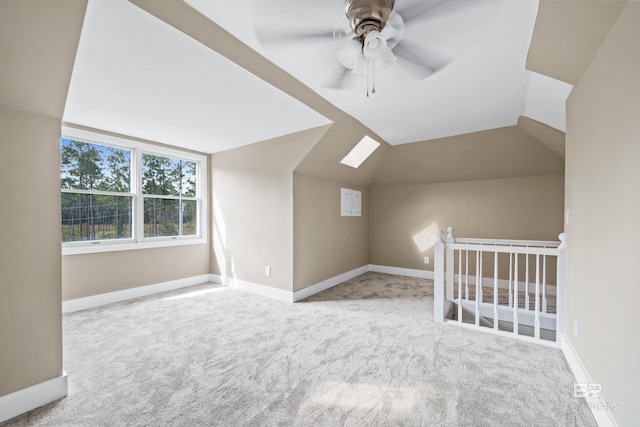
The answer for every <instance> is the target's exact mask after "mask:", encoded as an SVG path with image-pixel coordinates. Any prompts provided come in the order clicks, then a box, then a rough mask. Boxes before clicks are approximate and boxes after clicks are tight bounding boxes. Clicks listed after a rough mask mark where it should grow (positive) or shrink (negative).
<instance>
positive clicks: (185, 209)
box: [182, 200, 198, 236]
mask: <svg viewBox="0 0 640 427" xmlns="http://www.w3.org/2000/svg"><path fill="white" fill-rule="evenodd" d="M197 222H198V202H196V201H195V200H183V201H182V235H183V236H192V235H194V234H197V232H198V226H197Z"/></svg>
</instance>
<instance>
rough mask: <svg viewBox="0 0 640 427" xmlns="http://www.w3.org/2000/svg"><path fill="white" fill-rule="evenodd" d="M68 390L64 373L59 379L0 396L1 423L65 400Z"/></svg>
mask: <svg viewBox="0 0 640 427" xmlns="http://www.w3.org/2000/svg"><path fill="white" fill-rule="evenodd" d="M68 390H69V382H68V379H67V373H66V372H64V371H63V373H62V375H61V376H59V377H56V378H52V379H50V380H47V381H43V382H41V383H38V384H34V385H32V386H30V387H26V388H23V389H22V390H18V391H15V392H13V393H10V394H6V395H4V396H0V423H1V422H3V421H6V420H9V419H11V418H13V417H17V416H18V415H21V414H24V413H25V412H28V411H31V410H33V409H36V408H39V407H41V406H44V405H46V404H49V403H51V402H55V401H56V400H60V399H63V398H65V397H66V396H67V394H68Z"/></svg>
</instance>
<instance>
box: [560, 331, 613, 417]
mask: <svg viewBox="0 0 640 427" xmlns="http://www.w3.org/2000/svg"><path fill="white" fill-rule="evenodd" d="M562 353H563V354H564V357H565V358H566V359H567V362H568V363H569V367H570V368H571V371H572V372H573V376H574V377H575V379H576V383H578V384H594V381H593V379H592V378H591V375H589V372H587V368H585V366H584V365H583V364H582V361H581V360H580V357H579V356H578V353H577V352H576V349H575V348H574V347H573V345H571V341H569V338H568V337H567V335H566V334H565V335H563V337H562ZM586 400H587V404H588V405H589V409H591V413H592V414H593V417H594V418H595V419H596V422H597V423H598V426H600V427H618V422H617V421H616V420H615V418H613V414H612V413H611V411H609V410H607V409H606V407H607V406H608V405H607V404H606V402H605V401H604V400H603V399H602V397H600V398H596V397H594V396H589V397H587V399H586Z"/></svg>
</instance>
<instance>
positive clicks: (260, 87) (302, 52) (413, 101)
mask: <svg viewBox="0 0 640 427" xmlns="http://www.w3.org/2000/svg"><path fill="white" fill-rule="evenodd" d="M453 5H455V7H454V6H453ZM136 6H137V7H136ZM343 6H344V2H343V0H328V1H324V2H317V1H312V0H261V1H260V0H247V1H243V2H229V1H222V0H208V1H204V0H202V1H201V0H188V1H183V0H130V2H127V1H126V0H90V1H89V7H88V11H87V16H86V19H85V24H84V28H83V33H82V37H81V42H80V47H79V51H78V58H77V61H76V64H75V67H74V73H73V78H72V81H71V88H70V91H69V97H68V100H67V105H66V109H65V115H64V120H65V121H67V122H70V123H76V124H79V125H84V126H89V127H93V128H97V129H105V130H109V131H112V132H117V133H121V134H127V135H131V136H135V137H140V138H144V139H151V140H155V141H158V142H164V143H168V144H171V145H176V146H182V147H185V148H191V149H194V150H198V151H202V152H207V153H215V152H219V151H223V150H227V149H230V148H234V147H239V146H242V145H247V144H252V143H255V142H258V141H262V140H267V139H271V138H274V137H277V136H282V135H287V134H291V133H294V132H298V131H301V130H304V129H311V128H314V127H318V126H323V125H326V124H329V123H335V124H338V123H341V124H340V125H339V126H338V125H336V127H337V128H341V129H352V128H357V129H358V131H357V132H354V133H353V134H354V135H353V137H352V136H349V137H348V138H347V139H345V140H343V141H339V142H340V143H339V144H338V145H340V147H339V149H332V150H329V151H334V152H335V153H336V155H337V153H338V152H342V151H344V147H347V146H349V147H348V148H350V147H351V146H353V145H355V144H356V143H357V142H358V140H359V139H360V138H361V137H362V136H363V135H364V134H368V135H370V136H372V137H373V138H375V139H377V140H379V141H380V142H382V143H383V144H384V143H390V144H392V145H398V144H404V143H409V142H414V141H422V140H430V139H433V138H442V137H447V136H451V135H458V134H466V133H471V132H477V131H482V130H487V129H493V128H501V127H505V126H514V125H516V124H517V121H518V118H519V117H520V116H523V115H524V116H534V117H531V118H533V119H535V120H537V121H540V122H543V123H546V124H547V125H549V126H551V127H553V128H555V129H558V130H561V131H564V101H565V99H566V96H567V94H568V93H569V91H570V89H571V86H570V85H568V84H566V83H563V82H557V81H555V80H554V79H550V78H546V77H544V76H536V75H535V73H532V72H531V71H527V70H525V60H526V57H527V51H528V48H529V43H530V40H531V34H532V31H533V25H534V22H535V18H536V13H537V7H538V2H537V1H536V0H518V1H510V0H473V1H472V0H428V1H418V0H397V1H396V10H398V11H400V12H401V13H405V12H406V11H415V10H416V8H418V9H420V10H421V12H420V14H421V16H424V19H421V20H416V21H415V22H413V23H411V25H409V24H407V26H406V32H405V34H406V37H405V39H406V41H407V43H409V46H413V48H417V49H418V50H419V51H420V50H421V51H422V52H423V53H427V54H429V55H435V56H436V57H438V58H441V59H442V61H443V64H444V66H442V67H440V68H438V67H436V68H437V72H435V73H433V74H431V75H429V76H428V77H426V78H416V75H415V73H410V72H409V73H407V70H408V69H409V68H408V67H407V64H406V61H404V65H402V64H403V62H402V61H401V60H399V61H398V63H396V64H394V65H393V66H392V67H391V68H390V69H389V70H388V73H382V72H379V73H377V74H376V86H377V93H376V94H375V96H372V97H370V98H367V97H366V96H365V91H364V90H363V87H362V86H358V85H357V84H355V85H345V87H344V88H340V89H331V88H327V87H326V84H325V83H324V81H325V80H326V77H327V75H329V74H331V73H335V70H336V67H338V69H339V66H338V65H337V60H336V57H335V54H336V46H335V42H333V41H332V40H331V39H329V40H328V42H327V40H325V41H324V42H323V44H319V43H315V42H314V41H313V40H306V41H305V42H303V43H300V42H299V41H296V40H294V41H293V43H291V45H290V46H288V47H287V46H286V43H285V46H284V47H282V46H279V45H277V46H273V45H271V44H269V43H265V42H264V40H263V41H262V42H261V41H260V40H258V36H257V35H256V34H257V30H256V29H258V32H260V31H262V33H261V34H264V31H266V32H267V33H269V32H272V33H274V34H275V33H277V28H275V29H274V27H273V25H271V24H274V23H275V24H278V25H280V26H282V28H284V29H287V28H288V27H287V25H293V26H294V27H298V28H299V27H300V26H303V27H307V26H308V27H310V28H319V27H322V28H323V29H329V32H331V31H333V29H334V28H335V27H336V25H344V23H345V22H346V18H345V17H344V9H343ZM403 11H404V12H403ZM405 18H406V20H407V21H410V18H409V15H408V14H407V13H405ZM292 22H293V24H292ZM265 23H267V24H269V23H271V24H269V25H267V27H266V30H264V24H265ZM261 25H262V26H261ZM276 35H277V34H276ZM416 46H417V47H416ZM443 58H444V59H443ZM301 65H302V66H301ZM396 66H398V67H396ZM394 67H396V68H394ZM403 73H404V74H403ZM541 94H542V95H541ZM548 105H553V106H554V107H553V108H550V109H549V108H546V107H545V106H548ZM540 112H542V113H543V114H539V113H540ZM355 134H358V135H357V136H356V135H355ZM327 135H331V136H332V138H333V139H332V140H331V141H330V140H329V139H328V138H329V136H327V137H325V138H324V139H323V140H322V141H321V142H320V143H321V144H332V143H334V142H335V139H336V138H338V139H340V134H339V133H338V132H337V131H336V132H328V134H327ZM343 146H344V147H343ZM321 151H322V150H321ZM347 151H348V150H347ZM312 153H316V154H320V153H319V152H318V151H317V150H315V149H314V151H312ZM345 154H346V153H345ZM334 160H335V159H331V162H333V161H334ZM339 160H340V159H337V161H339ZM306 163H307V164H306V165H302V167H303V169H305V170H313V169H314V168H315V167H314V166H313V163H314V161H309V162H306ZM336 172H337V173H338V174H340V170H337V171H336ZM342 175H344V176H347V175H348V173H346V172H345V173H343V174H342Z"/></svg>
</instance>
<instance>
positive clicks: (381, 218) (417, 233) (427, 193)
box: [369, 175, 564, 271]
mask: <svg viewBox="0 0 640 427" xmlns="http://www.w3.org/2000/svg"><path fill="white" fill-rule="evenodd" d="M563 181H564V177H563V175H551V176H540V177H521V178H505V179H492V180H480V181H461V182H449V183H436V184H418V185H395V186H382V187H372V188H370V190H369V196H370V200H369V209H370V211H371V213H370V216H369V260H370V262H371V263H372V264H378V265H386V266H392V267H402V268H414V269H422V270H429V271H433V242H434V241H435V233H436V231H437V230H438V229H443V230H444V229H446V228H447V227H449V226H453V227H454V228H455V234H456V235H457V236H458V237H478V238H501V239H526V240H556V241H557V238H558V234H560V233H561V232H562V218H563V216H562V215H563V197H564V188H563ZM425 256H429V257H430V258H431V264H430V265H425V264H424V261H423V258H424V257H425Z"/></svg>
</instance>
